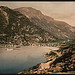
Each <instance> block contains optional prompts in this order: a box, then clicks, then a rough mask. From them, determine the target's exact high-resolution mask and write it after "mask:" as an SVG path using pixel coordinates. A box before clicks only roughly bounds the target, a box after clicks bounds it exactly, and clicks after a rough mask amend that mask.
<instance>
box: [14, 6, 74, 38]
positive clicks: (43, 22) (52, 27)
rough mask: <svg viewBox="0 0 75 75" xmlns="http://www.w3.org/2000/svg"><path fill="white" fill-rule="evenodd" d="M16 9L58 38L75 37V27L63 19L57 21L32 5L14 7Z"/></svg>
mask: <svg viewBox="0 0 75 75" xmlns="http://www.w3.org/2000/svg"><path fill="white" fill-rule="evenodd" d="M14 11H19V12H20V13H22V14H23V15H25V16H26V17H28V18H29V20H30V21H31V22H33V23H34V24H35V25H36V26H39V27H41V28H42V29H44V30H45V31H47V32H49V33H50V34H51V35H53V36H54V37H55V38H57V39H73V38H74V37H75V33H74V31H73V27H71V26H70V25H69V24H67V23H65V22H63V21H56V20H54V19H53V18H51V17H49V16H46V15H44V14H42V13H41V11H39V10H36V9H34V8H32V7H21V8H17V9H14Z"/></svg>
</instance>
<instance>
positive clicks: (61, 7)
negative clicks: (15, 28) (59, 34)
mask: <svg viewBox="0 0 75 75" xmlns="http://www.w3.org/2000/svg"><path fill="white" fill-rule="evenodd" d="M0 6H8V7H9V8H12V9H15V8H19V7H33V8H35V9H38V10H40V11H41V12H42V13H43V14H45V15H48V16H50V17H53V18H54V19H56V20H61V21H65V22H67V23H68V24H70V25H72V26H75V2H73V1H69V2H67V1H66V2H64V1H62V2H54V1H53V2H52V1H51V2H50V1H35V2H34V1H31V2H30V1H28V2H27V1H0Z"/></svg>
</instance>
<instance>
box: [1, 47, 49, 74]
mask: <svg viewBox="0 0 75 75" xmlns="http://www.w3.org/2000/svg"><path fill="white" fill-rule="evenodd" d="M49 51H50V48H49V47H37V46H35V47H31V46H28V47H27V46H26V47H21V48H19V49H14V50H13V51H7V50H6V49H5V48H0V74H17V73H18V72H20V71H23V70H24V69H28V68H30V67H32V66H35V65H36V64H38V63H41V62H45V61H46V59H45V58H44V57H43V55H44V54H45V53H47V52H49Z"/></svg>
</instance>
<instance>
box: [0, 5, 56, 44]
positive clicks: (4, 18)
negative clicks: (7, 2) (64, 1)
mask: <svg viewBox="0 0 75 75" xmlns="http://www.w3.org/2000/svg"><path fill="white" fill-rule="evenodd" d="M55 40H56V38H55V37H54V36H53V35H51V34H50V33H49V32H47V31H45V30H44V29H41V27H39V26H36V25H35V24H33V23H32V22H30V20H29V19H28V18H27V17H26V16H24V15H23V14H21V13H19V12H18V11H13V10H12V9H10V8H8V7H4V6H0V43H10V42H11V43H13V44H24V45H27V44H31V43H39V42H47V41H55Z"/></svg>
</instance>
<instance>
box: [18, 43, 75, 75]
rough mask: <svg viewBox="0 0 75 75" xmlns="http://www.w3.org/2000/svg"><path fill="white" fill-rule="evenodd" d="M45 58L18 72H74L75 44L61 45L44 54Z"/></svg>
mask: <svg viewBox="0 0 75 75" xmlns="http://www.w3.org/2000/svg"><path fill="white" fill-rule="evenodd" d="M44 57H45V58H46V59H47V61H46V62H44V63H39V64H37V65H36V66H33V67H31V68H29V69H26V70H24V71H22V72H19V73H18V74H75V44H71V45H66V46H61V47H60V48H59V50H53V51H50V52H48V53H46V54H45V55H44Z"/></svg>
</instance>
